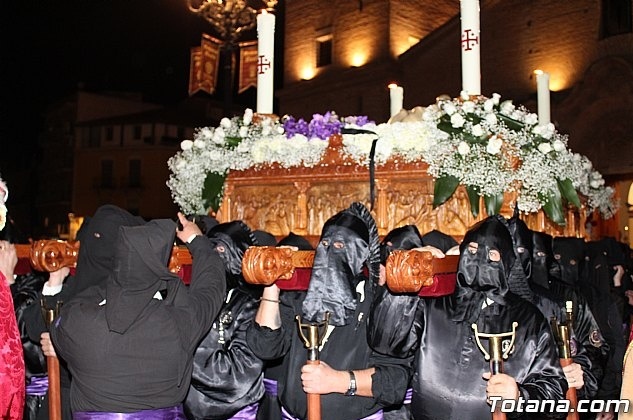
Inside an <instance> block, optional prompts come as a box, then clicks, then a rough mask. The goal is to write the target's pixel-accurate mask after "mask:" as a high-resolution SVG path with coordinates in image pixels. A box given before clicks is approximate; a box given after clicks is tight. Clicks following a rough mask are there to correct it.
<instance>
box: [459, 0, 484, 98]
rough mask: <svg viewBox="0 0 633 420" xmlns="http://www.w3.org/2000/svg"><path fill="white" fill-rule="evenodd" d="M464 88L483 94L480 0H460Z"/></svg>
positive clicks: (464, 89) (466, 90)
mask: <svg viewBox="0 0 633 420" xmlns="http://www.w3.org/2000/svg"><path fill="white" fill-rule="evenodd" d="M460 8H461V21H462V32H461V46H462V90H463V91H465V92H466V93H467V94H468V95H481V63H480V55H479V46H480V40H479V0H460Z"/></svg>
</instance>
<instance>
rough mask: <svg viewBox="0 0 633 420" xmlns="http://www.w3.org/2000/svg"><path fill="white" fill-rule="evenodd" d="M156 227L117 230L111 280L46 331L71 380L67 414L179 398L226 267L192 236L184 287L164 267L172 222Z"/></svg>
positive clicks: (158, 404)
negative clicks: (189, 273) (189, 272)
mask: <svg viewBox="0 0 633 420" xmlns="http://www.w3.org/2000/svg"><path fill="white" fill-rule="evenodd" d="M154 222H156V225H152V226H150V228H149V229H146V227H147V225H151V224H152V223H153V222H149V223H148V224H147V225H146V226H140V227H129V228H127V227H123V228H121V232H120V235H121V236H120V240H119V243H118V248H117V249H118V250H117V254H116V256H115V260H114V266H113V275H112V277H111V278H110V279H108V280H107V281H106V284H105V286H103V285H99V286H95V287H92V288H89V289H86V290H84V291H83V292H82V293H80V294H79V295H78V296H76V297H75V298H74V299H73V300H72V301H71V302H69V303H68V304H66V305H64V306H63V307H62V310H61V314H60V316H59V317H58V318H57V319H56V320H55V322H54V324H53V326H52V327H51V339H52V341H53V344H54V345H55V347H56V349H57V352H58V354H59V355H61V356H62V357H63V358H64V359H65V360H66V361H67V363H68V368H69V370H70V372H71V374H72V376H73V380H72V384H71V405H72V409H73V412H76V411H97V412H135V411H140V410H146V409H157V408H165V407H172V406H175V405H178V404H180V403H182V401H183V400H184V398H185V395H186V393H187V390H188V388H189V382H190V378H191V371H192V359H193V354H194V351H195V348H196V345H197V344H198V342H199V340H200V339H201V338H202V337H203V336H204V334H205V333H206V332H207V331H208V330H209V328H210V327H211V323H212V320H213V319H214V318H215V316H216V315H217V313H218V311H219V309H220V307H221V304H222V299H223V296H224V294H225V274H224V266H223V264H222V261H221V260H220V258H219V257H218V255H217V254H216V253H215V252H213V250H212V249H211V247H210V245H209V243H208V239H207V238H205V237H197V238H195V239H194V240H193V241H192V242H191V243H190V244H189V245H188V248H189V251H190V252H191V254H192V257H193V269H192V280H191V285H190V287H189V289H187V287H186V286H185V285H184V284H183V283H182V282H181V281H180V279H179V278H178V277H177V276H176V275H174V274H172V273H170V272H169V271H168V269H167V261H168V259H169V255H170V254H171V247H172V244H173V237H174V233H173V232H175V223H173V222H172V221H169V220H158V221H154ZM170 238H171V239H170ZM161 290H162V291H166V295H165V297H164V299H163V300H159V299H157V298H155V296H156V292H158V291H161ZM104 299H106V301H105V302H103V301H104Z"/></svg>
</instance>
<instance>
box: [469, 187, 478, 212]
mask: <svg viewBox="0 0 633 420" xmlns="http://www.w3.org/2000/svg"><path fill="white" fill-rule="evenodd" d="M466 192H467V193H468V201H470V212H471V213H472V214H473V216H474V217H477V216H478V215H479V197H480V196H479V189H478V188H477V187H473V186H470V185H466Z"/></svg>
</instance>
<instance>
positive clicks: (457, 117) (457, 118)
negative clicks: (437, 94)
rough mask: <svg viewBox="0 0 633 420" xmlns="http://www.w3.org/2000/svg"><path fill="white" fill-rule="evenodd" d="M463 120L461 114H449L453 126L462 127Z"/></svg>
mask: <svg viewBox="0 0 633 420" xmlns="http://www.w3.org/2000/svg"><path fill="white" fill-rule="evenodd" d="M465 122H466V120H465V119H464V117H462V115H461V114H457V113H456V114H453V115H452V116H451V125H452V126H453V127H455V128H460V127H463V126H464V123H465Z"/></svg>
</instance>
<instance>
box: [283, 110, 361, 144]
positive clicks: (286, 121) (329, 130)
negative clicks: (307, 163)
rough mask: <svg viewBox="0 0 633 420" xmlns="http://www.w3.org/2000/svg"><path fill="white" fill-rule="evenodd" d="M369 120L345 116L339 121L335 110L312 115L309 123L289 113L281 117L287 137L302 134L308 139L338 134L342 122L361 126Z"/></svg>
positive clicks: (326, 137)
mask: <svg viewBox="0 0 633 420" xmlns="http://www.w3.org/2000/svg"><path fill="white" fill-rule="evenodd" d="M370 122H372V123H373V121H369V119H368V118H367V117H366V116H355V117H345V118H344V120H343V121H341V119H339V117H338V115H336V113H335V112H330V111H328V112H326V113H325V114H324V115H321V114H314V115H312V120H311V121H310V123H307V122H306V121H305V120H304V119H303V118H300V119H298V120H297V119H295V117H293V116H291V115H286V116H284V117H283V119H282V123H283V127H284V132H285V133H286V137H287V138H289V139H291V138H292V137H294V136H295V135H296V134H302V135H304V136H306V137H307V138H308V139H314V138H318V139H321V140H327V139H328V138H330V137H331V136H333V135H334V134H339V133H340V132H341V127H343V125H344V124H356V125H358V126H363V125H365V124H368V123H370Z"/></svg>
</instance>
